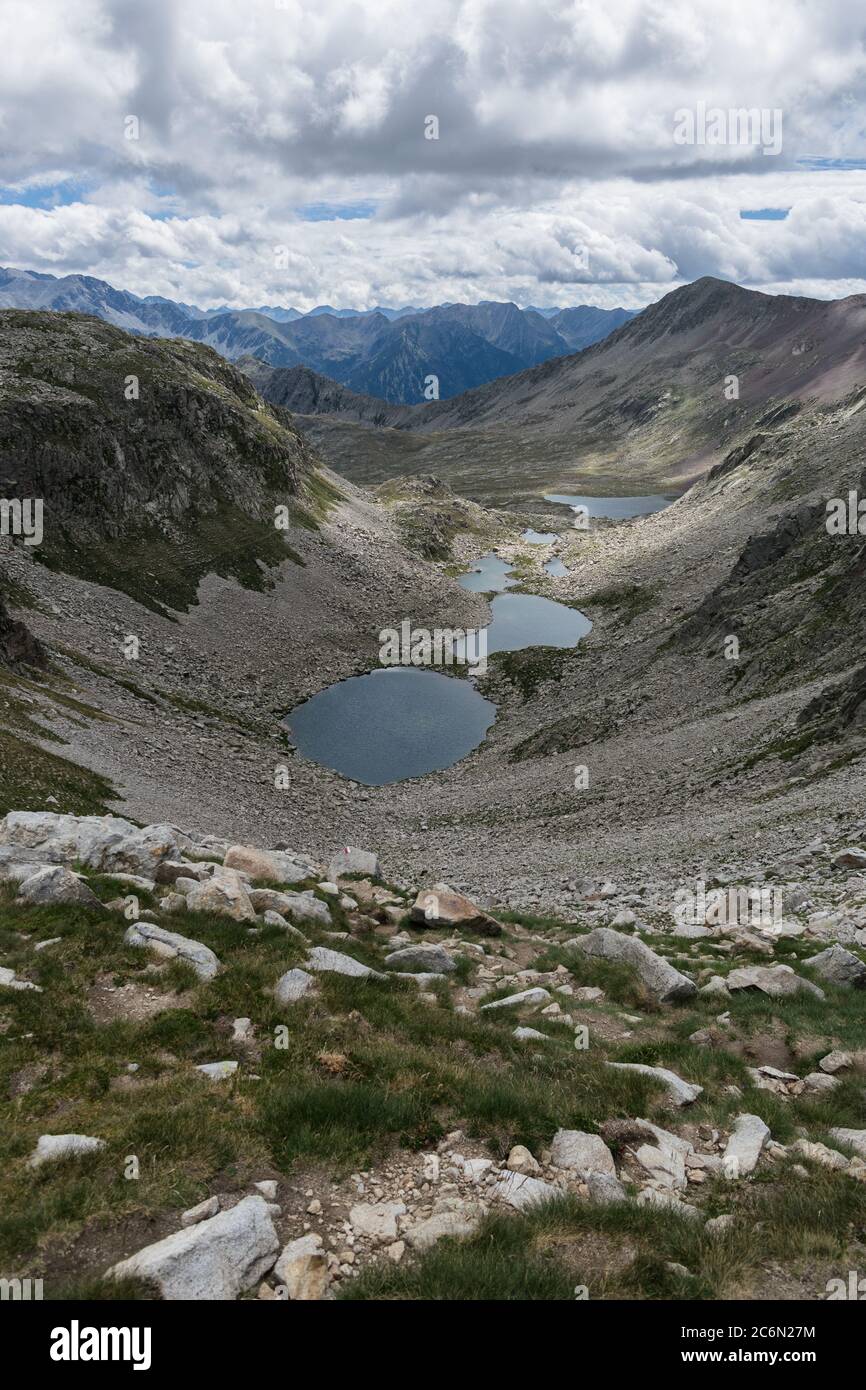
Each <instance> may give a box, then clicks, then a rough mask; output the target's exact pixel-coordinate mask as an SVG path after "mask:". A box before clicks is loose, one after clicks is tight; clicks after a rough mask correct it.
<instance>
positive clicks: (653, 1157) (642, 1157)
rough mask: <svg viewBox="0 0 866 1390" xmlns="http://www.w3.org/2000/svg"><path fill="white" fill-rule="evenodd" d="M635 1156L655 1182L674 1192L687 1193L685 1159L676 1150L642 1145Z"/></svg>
mask: <svg viewBox="0 0 866 1390" xmlns="http://www.w3.org/2000/svg"><path fill="white" fill-rule="evenodd" d="M634 1156H635V1159H636V1160H637V1162H638V1163H639V1164H640V1166H641V1168H643V1170H644V1172H645V1173H648V1174H649V1176H650V1178H651V1179H652V1180H653V1181H654V1182H656V1183H658V1184H659V1185H660V1186H662V1187H666V1188H670V1189H671V1190H672V1191H676V1192H685V1190H686V1164H685V1159H684V1157H683V1155H682V1154H681V1153H679V1152H678V1151H677V1150H676V1149H661V1148H655V1147H653V1145H652V1144H641V1146H640V1148H639V1149H636V1150H635V1155H634Z"/></svg>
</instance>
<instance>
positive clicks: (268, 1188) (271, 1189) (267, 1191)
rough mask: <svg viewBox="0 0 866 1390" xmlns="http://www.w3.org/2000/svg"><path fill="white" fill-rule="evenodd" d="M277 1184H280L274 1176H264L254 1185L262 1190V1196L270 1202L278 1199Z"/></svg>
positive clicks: (258, 1190) (257, 1189)
mask: <svg viewBox="0 0 866 1390" xmlns="http://www.w3.org/2000/svg"><path fill="white" fill-rule="evenodd" d="M277 1186H278V1184H277V1183H276V1181H275V1179H274V1178H262V1180H261V1182H254V1183H253V1187H254V1188H255V1189H256V1191H257V1192H261V1194H262V1196H263V1197H264V1198H265V1200H266V1201H268V1202H275V1201H276V1198H277Z"/></svg>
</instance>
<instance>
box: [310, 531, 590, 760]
mask: <svg viewBox="0 0 866 1390" xmlns="http://www.w3.org/2000/svg"><path fill="white" fill-rule="evenodd" d="M509 571H510V566H509V565H508V564H507V563H506V562H505V561H504V560H501V559H500V558H499V556H498V555H485V556H484V557H483V559H482V560H480V561H479V562H478V570H477V571H473V572H472V573H470V574H466V575H462V576H461V578H460V580H459V582H460V583H461V584H462V585H463V587H464V588H467V589H473V590H476V591H477V592H482V593H490V592H495V591H497V590H499V591H500V592H497V593H496V597H495V598H494V599H493V602H492V604H491V611H492V618H491V621H490V623H489V624H488V626H487V627H486V629H485V631H486V634H487V651H488V653H492V652H513V651H521V650H522V649H523V648H524V647H575V646H577V643H578V642H579V641H580V639H581V638H582V637H585V636H586V634H587V633H588V632H589V630H590V628H591V627H592V623H591V622H590V621H589V619H588V618H586V617H584V615H583V613H579V612H577V610H576V609H574V608H569V607H567V606H566V605H565V604H563V603H554V602H553V600H552V599H547V598H541V597H539V595H537V594H507V593H503V592H501V590H503V589H505V588H507V587H508V585H509V584H514V583H515V582H516V581H515V580H510V579H509V578H508V574H509ZM463 645H464V644H463V643H462V642H457V643H456V644H455V646H454V648H453V651H454V654H455V655H456V657H457V658H458V659H459V657H460V656H462V655H463ZM472 655H474V653H472ZM461 669H463V670H464V671H465V668H461ZM495 718H496V706H495V705H494V704H493V703H492V702H491V701H490V700H486V699H485V698H484V696H483V695H481V694H480V693H479V691H478V690H477V689H476V687H475V683H474V680H472V679H469V678H468V677H467V676H466V675H465V674H463V675H443V674H442V672H441V671H440V670H434V669H431V668H430V667H414V666H387V667H383V668H382V669H380V670H377V671H370V672H368V673H367V674H366V675H363V676H352V677H351V678H350V679H349V680H345V681H338V682H337V684H336V685H331V686H329V687H328V688H327V690H322V691H320V692H319V694H318V695H314V696H313V697H312V698H311V699H309V700H306V701H305V702H304V703H303V704H302V705H298V706H297V707H296V708H295V709H294V710H292V712H291V714H289V715H287V717H286V720H285V723H286V725H287V726H288V728H289V731H290V733H291V736H292V739H293V740H294V742H295V744H296V745H297V748H298V751H299V752H300V753H302V754H303V755H304V756H305V757H307V758H311V759H312V760H313V762H317V763H321V764H323V766H325V767H330V768H333V769H334V771H335V772H340V773H342V774H343V776H344V777H351V778H352V780H353V781H355V782H364V783H366V784H367V785H368V786H371V787H380V786H384V785H385V784H386V783H388V782H402V781H405V780H406V779H407V778H409V777H423V776H424V775H425V774H426V773H428V772H438V771H439V770H441V769H442V768H445V767H451V766H452V764H453V763H456V762H459V761H460V759H461V758H465V757H466V754H467V753H471V751H472V749H473V748H477V747H478V745H479V743H481V742H483V740H484V737H485V735H486V733H487V731H488V729H489V728H490V726H491V724H492V723H493V721H494V719H495Z"/></svg>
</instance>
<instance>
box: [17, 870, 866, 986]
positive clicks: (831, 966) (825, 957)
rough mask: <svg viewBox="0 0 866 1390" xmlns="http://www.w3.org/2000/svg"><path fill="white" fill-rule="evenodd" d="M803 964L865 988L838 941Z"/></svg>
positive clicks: (865, 973) (858, 967)
mask: <svg viewBox="0 0 866 1390" xmlns="http://www.w3.org/2000/svg"><path fill="white" fill-rule="evenodd" d="M22 891H23V890H22ZM803 964H804V965H808V966H809V967H810V968H811V969H812V970H815V971H817V973H818V974H819V975H820V976H821V978H822V979H823V980H826V981H827V983H828V984H831V985H838V986H839V987H840V988H842V989H866V965H864V964H863V962H862V960H861V959H860V957H859V956H855V955H854V953H853V951H846V950H845V947H844V946H840V945H839V944H838V942H837V943H836V944H834V945H833V946H828V947H827V950H826V951H820V952H819V953H818V955H817V956H810V957H809V959H808V960H804V961H803Z"/></svg>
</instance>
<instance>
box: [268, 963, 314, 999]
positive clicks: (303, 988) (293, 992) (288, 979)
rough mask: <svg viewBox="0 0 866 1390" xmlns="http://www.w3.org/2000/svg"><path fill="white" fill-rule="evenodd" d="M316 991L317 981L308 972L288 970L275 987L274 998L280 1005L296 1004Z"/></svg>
mask: <svg viewBox="0 0 866 1390" xmlns="http://www.w3.org/2000/svg"><path fill="white" fill-rule="evenodd" d="M316 989H318V985H317V984H316V981H315V980H314V978H313V976H312V975H308V974H307V972H306V970H287V971H286V973H285V975H281V976H280V978H279V979H278V980H277V983H276V985H275V986H274V998H275V999H276V1001H277V1003H278V1004H296V1003H297V1002H298V1000H299V999H303V998H305V997H306V995H308V994H310V993H312V992H313V991H315V990H316Z"/></svg>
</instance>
